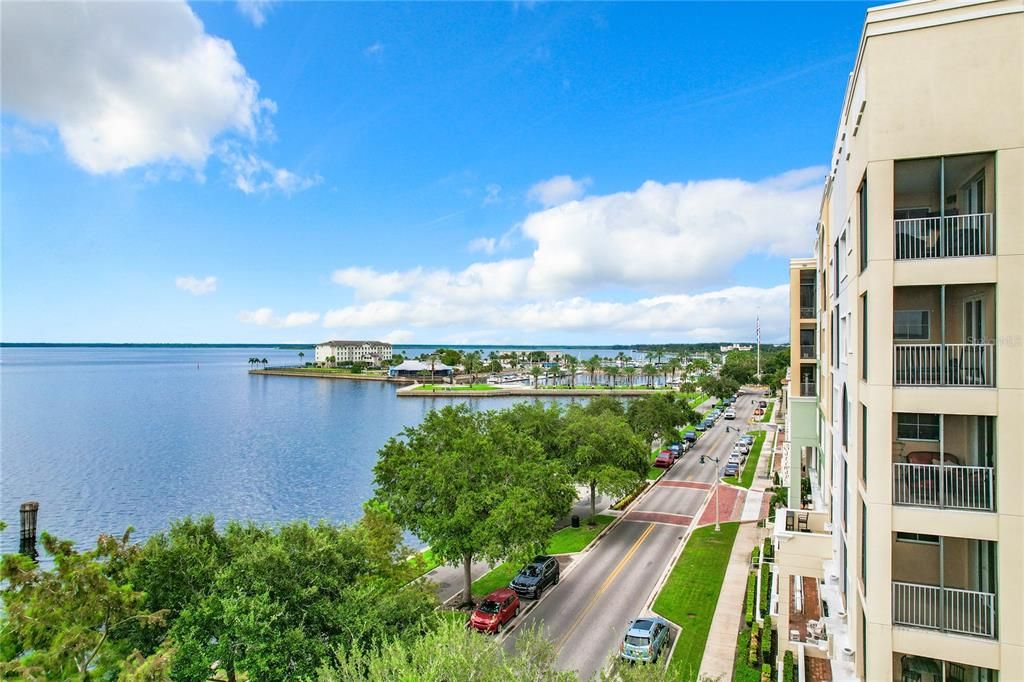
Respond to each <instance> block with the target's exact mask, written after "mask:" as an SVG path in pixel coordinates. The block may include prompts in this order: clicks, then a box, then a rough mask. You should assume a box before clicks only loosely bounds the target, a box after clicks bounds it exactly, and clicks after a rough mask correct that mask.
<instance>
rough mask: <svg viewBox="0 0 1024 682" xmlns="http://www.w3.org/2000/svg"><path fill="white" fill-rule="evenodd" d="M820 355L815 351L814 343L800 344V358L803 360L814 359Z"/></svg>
mask: <svg viewBox="0 0 1024 682" xmlns="http://www.w3.org/2000/svg"><path fill="white" fill-rule="evenodd" d="M816 357H818V354H817V353H815V351H814V344H810V345H804V344H800V359H801V360H813V359H814V358H816Z"/></svg>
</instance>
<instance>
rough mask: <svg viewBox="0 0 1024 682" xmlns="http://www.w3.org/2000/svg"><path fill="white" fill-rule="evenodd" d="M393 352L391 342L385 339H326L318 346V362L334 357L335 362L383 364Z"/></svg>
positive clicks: (316, 356) (389, 358) (388, 360)
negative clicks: (385, 341)
mask: <svg viewBox="0 0 1024 682" xmlns="http://www.w3.org/2000/svg"><path fill="white" fill-rule="evenodd" d="M392 355H393V353H392V350H391V344H390V343H384V342H383V341H324V342H323V343H318V344H317V346H316V354H315V356H314V357H315V359H316V361H317V362H327V358H329V357H333V358H334V362H336V363H341V362H365V363H367V364H369V365H381V364H386V363H388V362H390V361H391V357H392Z"/></svg>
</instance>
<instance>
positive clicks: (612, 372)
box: [604, 365, 619, 388]
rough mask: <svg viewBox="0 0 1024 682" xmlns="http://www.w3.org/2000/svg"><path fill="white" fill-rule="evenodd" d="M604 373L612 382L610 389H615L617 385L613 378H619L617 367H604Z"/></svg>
mask: <svg viewBox="0 0 1024 682" xmlns="http://www.w3.org/2000/svg"><path fill="white" fill-rule="evenodd" d="M604 373H605V374H607V375H608V378H609V379H611V380H612V388H615V386H616V384H617V383H618V382H617V381H616V380H615V377H617V376H619V367H618V365H610V366H608V367H605V368H604Z"/></svg>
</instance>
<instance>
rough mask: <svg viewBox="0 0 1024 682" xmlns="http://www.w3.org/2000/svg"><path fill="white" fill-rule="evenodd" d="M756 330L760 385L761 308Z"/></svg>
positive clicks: (758, 379)
mask: <svg viewBox="0 0 1024 682" xmlns="http://www.w3.org/2000/svg"><path fill="white" fill-rule="evenodd" d="M755 328H756V331H757V381H758V383H760V381H761V309H760V308H758V309H757V322H756V327H755Z"/></svg>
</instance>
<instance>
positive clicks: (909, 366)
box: [893, 343, 995, 386]
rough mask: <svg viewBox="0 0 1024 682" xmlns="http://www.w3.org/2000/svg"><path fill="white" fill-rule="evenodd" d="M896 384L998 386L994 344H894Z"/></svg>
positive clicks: (894, 375) (894, 378)
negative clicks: (996, 383)
mask: <svg viewBox="0 0 1024 682" xmlns="http://www.w3.org/2000/svg"><path fill="white" fill-rule="evenodd" d="M893 383H894V384H895V385H897V386H995V344H991V343H947V344H941V343H913V344H909V343H908V344H896V345H894V346H893Z"/></svg>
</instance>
